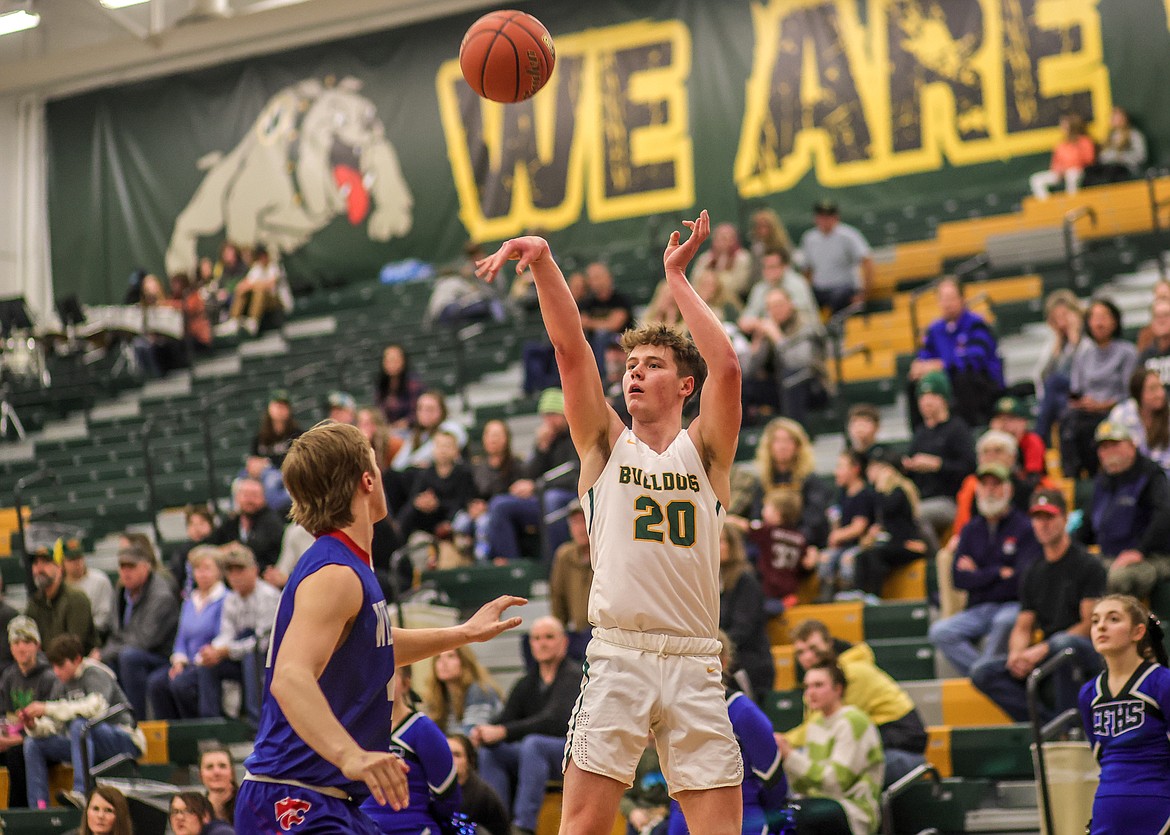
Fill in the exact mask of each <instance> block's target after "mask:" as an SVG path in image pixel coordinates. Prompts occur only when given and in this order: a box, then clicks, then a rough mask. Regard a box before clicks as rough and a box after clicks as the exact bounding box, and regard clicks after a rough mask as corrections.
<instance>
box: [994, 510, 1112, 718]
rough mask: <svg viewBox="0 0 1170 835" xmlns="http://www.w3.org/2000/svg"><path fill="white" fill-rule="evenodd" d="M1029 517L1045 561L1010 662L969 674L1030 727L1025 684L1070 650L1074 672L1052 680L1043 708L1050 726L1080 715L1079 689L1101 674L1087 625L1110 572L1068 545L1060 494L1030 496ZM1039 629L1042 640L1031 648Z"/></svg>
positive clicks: (1001, 660)
mask: <svg viewBox="0 0 1170 835" xmlns="http://www.w3.org/2000/svg"><path fill="white" fill-rule="evenodd" d="M1029 515H1030V516H1031V517H1032V532H1033V533H1034V534H1035V536H1036V541H1037V542H1039V543H1040V548H1041V549H1042V551H1043V556H1044V558H1043V559H1038V560H1036V561H1034V562H1033V563H1032V565H1031V567H1029V568H1028V570H1027V571H1026V572H1024V576H1023V580H1022V581H1021V583H1020V613H1019V615H1017V616H1016V623H1015V626H1014V627H1013V628H1012V632H1011V635H1010V636H1009V637H1008V648H1007V655H1006V656H1003V655H1000V656H997V657H995V658H990V659H987V660H984V661H980V662H978V663H977V664H975V666H974V667H972V668H971V681H972V682H973V683H974V684H975V686H976V687H978V688H979V689H980V690H982V691H983V692H984V693H986V694H987V695H988V696H989V697H990V698H991V699H992V701H994V702H995V703H996V704H998V705H999V706H1000V707H1001V708H1003V710H1004V712H1005V713H1007V715H1008V716H1010V717H1011V718H1012V721H1014V722H1026V721H1028V718H1029V717H1028V702H1027V697H1026V685H1025V682H1026V681H1027V678H1028V674H1029V673H1031V672H1032V670H1034V669H1036V667H1038V666H1039V665H1041V664H1043V663H1044V661H1045V660H1046V659H1048V658H1049V657H1050V656H1051V655H1052V654H1053V653H1057V652H1060V651H1061V650H1064V649H1072V650H1073V651H1074V652H1075V654H1076V655H1075V658H1074V662H1073V664H1072V665H1071V668H1070V665H1066V666H1065V667H1063V668H1062V669H1061V670H1060V671H1059V672H1057V673H1056V674H1055V675H1054V676H1053V680H1054V684H1055V704H1054V705H1051V706H1047V705H1045V706H1043V708H1042V710H1043V711H1044V714H1045V718H1046V719H1048V718H1051V717H1052V716H1055V715H1057V714H1059V713H1060V712H1062V711H1064V710H1067V709H1069V708H1075V707H1076V706H1077V692H1078V689H1079V687H1080V683H1081V682H1082V681H1085V680H1087V679H1088V678H1089V677H1090V676H1091V675H1093V674H1096V673H1097V672H1098V671H1099V670H1100V668H1101V658H1100V656H1098V655H1097V653H1096V651H1095V650H1094V649H1093V643H1092V641H1091V640H1090V638H1089V620H1090V617H1091V615H1092V613H1093V606H1095V605H1096V603H1097V600H1098V598H1100V597H1101V595H1103V594H1104V593H1105V567H1104V566H1103V565H1101V563H1100V561H1099V560H1097V559H1096V558H1095V557H1092V556H1090V555H1089V554H1088V553H1087V552H1086V551H1085V549H1084V548H1083V547H1082V546H1081V545H1080V543H1078V542H1074V541H1073V540H1072V539H1070V537H1069V535H1068V532H1067V531H1066V530H1065V525H1066V523H1067V522H1068V507H1067V505H1066V504H1065V500H1064V494H1063V493H1061V492H1060V491H1059V490H1046V489H1040V490H1037V491H1036V492H1035V493H1033V494H1032V501H1031V504H1030V506H1029ZM1037 630H1039V631H1040V633H1041V634H1042V635H1043V638H1042V639H1041V640H1040V641H1038V642H1033V635H1034V633H1035V632H1036V631H1037ZM1077 674H1079V676H1078V675H1077ZM1078 678H1079V680H1078Z"/></svg>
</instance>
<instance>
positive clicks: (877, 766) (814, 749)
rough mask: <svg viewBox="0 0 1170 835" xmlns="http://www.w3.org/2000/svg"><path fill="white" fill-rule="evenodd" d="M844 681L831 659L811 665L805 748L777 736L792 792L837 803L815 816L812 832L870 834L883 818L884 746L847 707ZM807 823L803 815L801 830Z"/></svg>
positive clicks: (858, 713)
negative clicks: (811, 715) (810, 715)
mask: <svg viewBox="0 0 1170 835" xmlns="http://www.w3.org/2000/svg"><path fill="white" fill-rule="evenodd" d="M846 681H847V679H846V675H845V673H844V672H843V671H842V670H841V668H840V667H838V666H837V665H836V663H834V662H833V661H818V662H817V663H816V664H814V665H813V666H812V667H810V668H809V669H808V670H807V671H806V672H805V674H804V700H805V703H806V704H807V705H808V707H809V709H810V710H812V711H816V716H817V718H816V719H812V720H809V721H807V722H806V723H805V727H806V728H807V732H806V738H807V744H806V745H805V746H804V747H802V748H797V747H793V746H792V745H791V744H789V742H788V740H787V739H786V738H785V737H783V736H781V737H780V738H779V740H778V745H779V748H780V756H781V757H783V761H784V773H785V774H787V775H788V781H789V783H790V784H791V786H792V789H793V791H794V792H796V794H797V795H798V796H807V797H810V798H824V799H826V800H830V801H833V802H834V803H836V804H837V808H836V809H833V808H832V807H829V809H828V810H827V811H825V812H822V813H821V814H820V815H818V816H817V817H818V818H820V820H818V822H817V824H815V825H812V828H811V830H810V831H816V832H833V833H852V835H871V833H874V832H876V831H877V828H878V824H879V823H880V820H881V813H880V811H879V810H880V806H879V800H880V796H881V791H882V781H883V778H884V776H885V764H884V762H883V761H882V743H881V738H880V737H879V736H878V731H877V728H876V727H874V723H873V722H872V721H870V718H869V717H868V716H866V715H865V713H864V712H862V711H861V710H859V709H858V708H856V707H854V706H853V705H850V704H846V703H845V701H844V696H845V685H846ZM814 808H815V806H814ZM809 811H810V812H811V811H812V809H810V810H809ZM822 816H823V817H822ZM810 824H811V821H808V820H806V819H805V818H804V816H803V815H802V819H801V827H802V828H804V827H809V826H810ZM843 824H844V826H843Z"/></svg>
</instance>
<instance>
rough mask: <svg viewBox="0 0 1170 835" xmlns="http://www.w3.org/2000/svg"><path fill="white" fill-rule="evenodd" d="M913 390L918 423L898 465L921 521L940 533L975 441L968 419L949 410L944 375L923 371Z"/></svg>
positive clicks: (970, 464) (968, 469) (950, 516)
mask: <svg viewBox="0 0 1170 835" xmlns="http://www.w3.org/2000/svg"><path fill="white" fill-rule="evenodd" d="M917 392H918V410H919V412H920V413H921V414H922V425H921V426H919V427H918V429H916V430H915V431H914V434H913V436H911V438H910V447H909V449H908V451H907V452H908V454H907V455H906V457H904V458H903V459H902V466H903V468H904V469H905V470H906V472H907V473H908V474H909V475H910V478H911V479H912V480H913V481H914V486H915V487H917V488H918V494H919V496H921V499H922V504H921V506H920V509H919V512H920V514H921V516H922V518H923V520H924V521H925V522H926V523H927V524H929V525H930V527H931V530H932V531H933V532H934V533H935V535H939V534H941V533H942V531H944V530H946V528H947V527H948V526H950V524H951V523H952V522H953V521H954V518H955V496H956V494H958V492H959V488H960V487H961V486H962V484H963V479H964V478H966V476H967V475H968V474H969V473H972V472H974V471H975V441H974V439H973V438H972V437H971V429H970V427H969V426H968V425H967V423H966V422H965V421H964V420H963V419H962V418H960V417H957V416H955V415H953V414H952V413H951V383H950V380H949V379H948V378H947V376H946V374H943V373H942V372H941V371H932V372H930V373H929V374H926V375H925V376H923V377H922V378H921V379H919V381H918V385H917ZM871 480H872V479H871Z"/></svg>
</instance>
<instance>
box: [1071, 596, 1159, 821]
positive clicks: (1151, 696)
mask: <svg viewBox="0 0 1170 835" xmlns="http://www.w3.org/2000/svg"><path fill="white" fill-rule="evenodd" d="M1089 634H1090V635H1092V638H1093V648H1094V649H1096V650H1097V652H1099V653H1101V656H1102V657H1103V658H1104V659H1105V671H1104V672H1103V673H1101V674H1100V675H1098V676H1097V677H1096V678H1094V679H1093V680H1092V681H1089V682H1087V683H1086V684H1085V686H1084V687H1082V688H1081V693H1080V705H1081V720H1082V721H1083V722H1084V725H1085V735H1086V736H1087V737H1088V738H1089V742H1091V743H1092V745H1093V753H1094V754H1095V755H1096V757H1097V760H1098V761H1099V762H1100V763H1101V780H1100V782H1099V783H1098V785H1097V796H1096V797H1095V798H1094V800H1093V820H1092V824H1091V826H1090V829H1089V832H1090V833H1092V835H1122V833H1124V835H1156V833H1163V832H1167V831H1170V742H1168V741H1167V738H1166V735H1167V730H1170V670H1167V669H1166V649H1165V647H1164V646H1163V645H1162V628H1161V626H1160V625H1159V623H1158V620H1157V618H1154V617H1151V615H1150V613H1149V612H1147V611H1146V608H1145V607H1144V606H1142V604H1141V603H1139V602H1138V600H1137V599H1136V598H1134V597H1129V596H1128V595H1122V594H1110V595H1107V596H1106V597H1103V598H1101V600H1100V601H1098V603H1097V605H1096V606H1095V607H1094V608H1093V617H1092V626H1091V627H1090V633H1089Z"/></svg>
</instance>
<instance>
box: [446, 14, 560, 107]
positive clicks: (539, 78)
mask: <svg viewBox="0 0 1170 835" xmlns="http://www.w3.org/2000/svg"><path fill="white" fill-rule="evenodd" d="M555 61H556V51H555V49H554V48H553V42H552V38H551V37H549V34H548V30H547V29H545V28H544V24H542V23H541V22H540V21H539V20H537V19H536V18H534V17H533V16H532V15H530V14H526V13H524V12H518V11H501V12H490V13H489V14H486V15H484V16H483V17H481V18H480V19H479V20H477V21H476V22H475V23H473V24H472V25H471V28H470V29H468V30H467V34H465V35H464V36H463V43H462V44H460V46H459V69H461V70H462V71H463V77H464V78H465V79H466V80H467V83H468V84H469V85H471V89H472V90H474V91H475V92H476V94H477V95H480V96H483V97H484V98H485V99H491V100H492V101H498V102H501V103H503V104H511V103H513V102H518V101H524V100H525V99H528V98H531V97H532V96H534V95H536V93H537V92H538V91H539V90H540V88H541V87H543V86H544V85H545V83H546V82H547V81H548V79H549V76H551V75H552V71H553V63H554V62H555Z"/></svg>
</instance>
